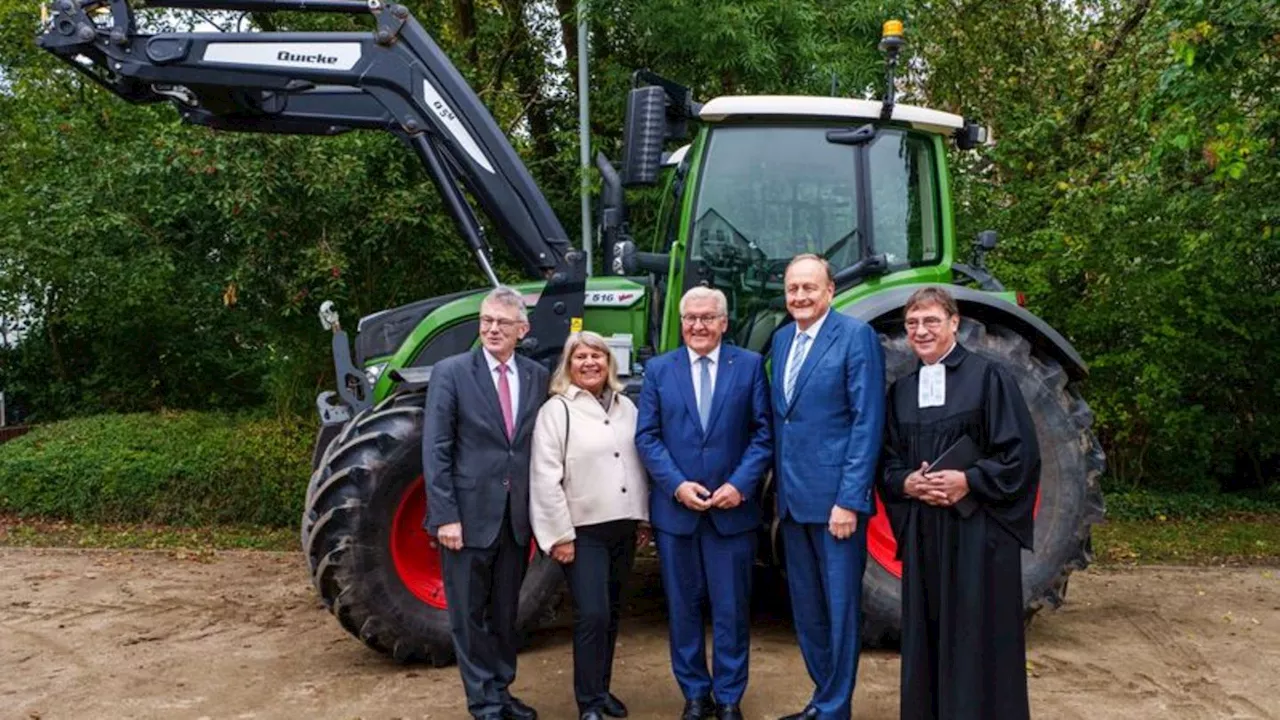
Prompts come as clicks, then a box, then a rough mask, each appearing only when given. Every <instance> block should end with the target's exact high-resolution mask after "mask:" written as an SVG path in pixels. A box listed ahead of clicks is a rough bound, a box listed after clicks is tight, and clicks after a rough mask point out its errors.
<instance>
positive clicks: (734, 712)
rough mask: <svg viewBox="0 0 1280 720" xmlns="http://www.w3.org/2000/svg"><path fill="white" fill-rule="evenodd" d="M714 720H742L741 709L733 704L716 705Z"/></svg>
mask: <svg viewBox="0 0 1280 720" xmlns="http://www.w3.org/2000/svg"><path fill="white" fill-rule="evenodd" d="M716 720H742V708H740V707H738V706H737V705H734V704H725V705H716Z"/></svg>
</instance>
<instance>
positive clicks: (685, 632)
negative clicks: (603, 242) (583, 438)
mask: <svg viewBox="0 0 1280 720" xmlns="http://www.w3.org/2000/svg"><path fill="white" fill-rule="evenodd" d="M680 323H681V331H682V334H683V337H684V343H685V346H684V347H681V348H679V349H676V350H673V351H671V352H669V353H666V354H664V355H662V356H660V357H657V358H654V359H653V360H650V361H649V363H648V364H647V365H646V366H645V381H644V390H643V391H642V392H641V395H640V416H639V419H638V420H637V423H636V449H637V450H639V452H640V459H641V461H643V462H644V465H645V467H646V468H647V469H648V471H649V474H650V476H651V477H652V478H653V491H652V492H651V493H649V522H650V523H652V525H653V527H654V530H655V531H656V532H655V538H656V540H657V543H658V558H659V561H660V562H661V564H662V585H663V588H664V590H665V591H666V594H667V606H668V611H669V623H670V628H671V668H672V671H673V672H674V673H675V676H676V682H677V683H679V685H680V690H681V691H682V692H683V693H684V697H685V705H684V712H683V714H682V715H681V720H701V719H702V718H707V717H712V716H714V717H716V718H717V719H718V720H741V718H742V710H741V708H740V706H739V703H740V702H741V700H742V695H743V693H744V692H745V691H746V689H747V655H748V647H749V641H750V638H749V630H748V621H749V611H750V606H751V569H752V565H753V564H754V561H755V554H756V531H757V530H758V529H759V527H760V498H759V489H760V479H761V477H762V476H763V475H764V474H765V472H766V471H767V470H768V469H769V462H770V460H771V459H772V438H771V428H770V418H769V382H768V377H767V375H766V373H765V369H764V360H763V358H761V357H760V356H759V355H757V354H756V353H753V352H749V351H747V350H743V349H740V348H737V347H733V346H730V345H722V344H721V342H720V339H721V337H722V336H723V335H724V332H725V330H726V329H727V328H728V325H729V320H728V314H727V303H726V302H725V297H724V293H722V292H720V291H719V290H712V289H710V288H705V287H696V288H693V289H691V290H689V291H688V292H687V293H685V295H684V297H683V298H681V300H680ZM711 588H714V592H712V591H711ZM708 602H710V605H711V627H712V643H713V646H714V647H713V666H712V672H710V673H709V672H707V661H706V647H705V642H704V639H703V638H704V633H705V629H704V623H703V608H704V606H705V605H706V604H707V603H708Z"/></svg>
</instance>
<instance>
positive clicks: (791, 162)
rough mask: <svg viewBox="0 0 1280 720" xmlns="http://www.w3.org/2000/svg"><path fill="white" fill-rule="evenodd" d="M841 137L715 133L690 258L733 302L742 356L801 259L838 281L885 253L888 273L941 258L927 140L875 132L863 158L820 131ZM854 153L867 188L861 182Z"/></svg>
mask: <svg viewBox="0 0 1280 720" xmlns="http://www.w3.org/2000/svg"><path fill="white" fill-rule="evenodd" d="M839 127H844V128H847V127H848V126H847V125H843V126H837V125H831V126H825V125H805V126H795V125H792V126H761V125H739V126H732V125H728V126H720V127H716V128H714V129H712V131H711V133H710V137H709V138H708V146H707V150H706V154H705V156H704V157H703V164H702V171H701V173H700V176H701V177H700V180H699V185H698V189H697V198H696V201H695V211H694V215H693V219H694V220H693V228H692V233H691V238H692V242H691V247H690V257H691V259H692V260H693V261H695V262H700V263H702V264H703V267H704V268H705V269H706V270H709V271H710V274H711V276H712V277H713V278H714V282H715V285H716V287H718V288H720V289H722V290H724V291H725V293H726V295H728V296H729V304H730V308H729V314H730V322H731V324H732V325H734V326H736V327H737V328H738V330H739V331H741V333H742V334H741V335H740V336H739V340H740V344H743V345H748V346H754V345H756V344H758V342H759V338H753V339H748V337H747V336H748V335H752V334H753V333H752V328H751V327H747V326H746V325H749V324H752V323H755V322H756V321H757V320H759V318H757V317H756V316H757V315H758V314H759V313H760V311H762V310H767V309H768V308H769V306H770V304H771V303H773V305H774V307H773V309H774V310H780V309H781V300H780V298H781V297H782V274H783V270H784V268H785V266H786V263H787V262H788V261H789V260H790V259H791V258H792V257H793V256H795V255H796V254H798V253H805V252H810V253H817V254H819V255H821V256H823V257H825V258H827V260H828V261H830V262H831V266H832V269H833V270H834V271H839V270H840V269H841V268H844V267H847V266H849V265H852V264H853V263H855V262H857V261H858V260H859V259H861V258H862V257H864V254H865V255H874V254H879V253H884V255H885V257H886V258H887V259H888V261H889V267H890V270H895V269H900V268H904V267H907V266H910V265H919V264H924V263H930V262H936V261H937V259H938V257H939V255H940V254H941V253H940V247H941V246H940V239H939V235H940V232H941V227H940V225H941V220H940V215H939V207H940V203H939V200H938V196H937V192H938V190H937V181H936V178H937V172H936V167H935V162H934V158H933V144H932V142H931V141H930V139H929V137H928V136H927V135H923V134H916V133H910V132H906V131H902V130H896V129H887V128H882V129H881V130H880V131H879V132H878V133H877V135H876V138H875V139H874V140H873V141H871V142H870V143H869V144H866V145H864V146H861V147H855V146H849V145H838V144H833V143H830V142H827V139H826V133H827V130H830V129H836V128H839ZM861 153H865V154H866V156H867V171H868V172H867V174H866V175H865V176H864V175H862V174H860V173H859V172H858V161H859V155H860V154H861ZM863 177H866V178H869V179H868V180H866V181H865V182H864V181H863V180H862V178H863ZM864 185H865V187H864ZM864 194H865V196H866V197H865V202H866V208H865V211H864V213H861V214H860V213H859V201H860V196H861V195H864ZM860 217H862V218H863V222H864V223H865V224H866V225H867V226H868V227H861V226H860V225H859V218H860ZM775 320H776V318H775ZM744 323H745V325H744ZM770 324H772V321H771V322H770Z"/></svg>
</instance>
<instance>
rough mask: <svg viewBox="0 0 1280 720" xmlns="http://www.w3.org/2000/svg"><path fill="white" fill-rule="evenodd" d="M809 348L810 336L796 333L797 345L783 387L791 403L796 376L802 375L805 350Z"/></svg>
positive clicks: (793, 350) (792, 352)
mask: <svg viewBox="0 0 1280 720" xmlns="http://www.w3.org/2000/svg"><path fill="white" fill-rule="evenodd" d="M808 348H809V336H808V335H806V334H804V333H799V334H797V335H796V342H795V347H794V348H793V349H792V350H791V365H790V366H789V367H788V368H787V377H786V380H785V382H783V384H782V389H783V391H784V392H785V394H786V396H787V404H791V396H792V395H794V394H795V392H796V378H798V377H800V366H801V365H804V356H805V350H807V349H808Z"/></svg>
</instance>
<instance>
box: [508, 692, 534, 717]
mask: <svg viewBox="0 0 1280 720" xmlns="http://www.w3.org/2000/svg"><path fill="white" fill-rule="evenodd" d="M502 720H538V711H537V710H534V709H533V708H531V707H529V706H528V705H525V704H524V703H522V702H520V700H519V699H518V698H514V697H513V698H511V699H509V700H507V704H506V705H503V706H502Z"/></svg>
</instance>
